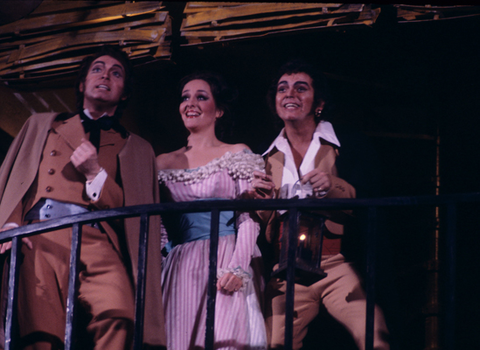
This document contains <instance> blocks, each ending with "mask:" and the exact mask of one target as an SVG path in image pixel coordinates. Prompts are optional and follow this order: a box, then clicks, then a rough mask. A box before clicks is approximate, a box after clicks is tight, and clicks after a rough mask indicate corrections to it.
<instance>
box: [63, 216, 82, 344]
mask: <svg viewBox="0 0 480 350" xmlns="http://www.w3.org/2000/svg"><path fill="white" fill-rule="evenodd" d="M81 242H82V226H81V225H80V224H78V223H76V224H73V225H72V244H71V250H70V272H69V276H68V297H67V310H66V325H65V350H72V349H73V342H74V340H75V321H76V319H75V310H76V304H77V303H76V301H77V290H78V273H79V266H80V250H81V249H80V248H81V246H82V244H81Z"/></svg>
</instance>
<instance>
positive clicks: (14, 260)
mask: <svg viewBox="0 0 480 350" xmlns="http://www.w3.org/2000/svg"><path fill="white" fill-rule="evenodd" d="M20 247H21V238H17V237H13V238H12V250H11V252H10V268H9V275H8V296H7V298H8V300H7V315H6V320H5V350H12V349H14V348H15V342H14V339H13V337H12V333H13V331H14V325H15V324H16V322H17V291H18V273H19V266H17V265H18V258H19V256H20Z"/></svg>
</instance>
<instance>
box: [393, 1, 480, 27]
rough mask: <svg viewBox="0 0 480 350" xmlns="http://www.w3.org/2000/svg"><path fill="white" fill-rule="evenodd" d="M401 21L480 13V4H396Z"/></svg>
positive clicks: (449, 17) (456, 16)
mask: <svg viewBox="0 0 480 350" xmlns="http://www.w3.org/2000/svg"><path fill="white" fill-rule="evenodd" d="M394 6H395V7H396V9H397V19H398V22H399V23H405V22H418V21H433V20H442V19H452V18H462V17H471V16H479V15H480V6H461V5H460V6H458V5H457V6H431V5H426V6H415V5H394Z"/></svg>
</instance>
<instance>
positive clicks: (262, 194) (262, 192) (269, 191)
mask: <svg viewBox="0 0 480 350" xmlns="http://www.w3.org/2000/svg"><path fill="white" fill-rule="evenodd" d="M252 187H253V189H254V191H252V192H251V195H252V198H254V199H272V198H273V190H274V188H275V184H274V183H273V178H272V176H271V175H267V174H265V173H263V172H261V171H258V170H255V171H254V172H253V180H252Z"/></svg>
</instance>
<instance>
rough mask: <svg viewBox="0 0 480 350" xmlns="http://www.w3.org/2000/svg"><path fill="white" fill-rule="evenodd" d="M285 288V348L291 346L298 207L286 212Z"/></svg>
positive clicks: (287, 348)
mask: <svg viewBox="0 0 480 350" xmlns="http://www.w3.org/2000/svg"><path fill="white" fill-rule="evenodd" d="M288 227H289V229H288V251H287V290H286V295H285V298H286V300H285V349H286V350H290V349H292V348H293V309H294V302H295V263H296V261H295V255H296V251H297V239H298V237H297V236H298V229H297V227H298V209H297V208H292V209H290V211H289V213H288Z"/></svg>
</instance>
